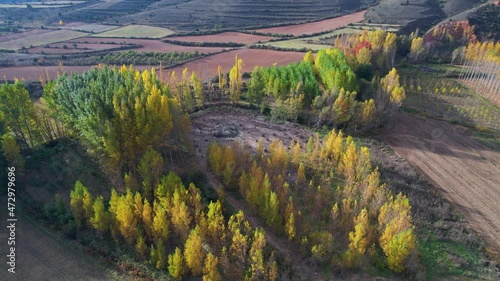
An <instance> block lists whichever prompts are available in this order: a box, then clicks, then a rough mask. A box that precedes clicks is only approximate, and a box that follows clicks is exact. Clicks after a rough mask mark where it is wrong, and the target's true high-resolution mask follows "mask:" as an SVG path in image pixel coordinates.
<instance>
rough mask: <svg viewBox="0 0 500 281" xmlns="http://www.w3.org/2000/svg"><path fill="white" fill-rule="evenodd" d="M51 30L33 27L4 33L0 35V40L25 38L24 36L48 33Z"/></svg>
mask: <svg viewBox="0 0 500 281" xmlns="http://www.w3.org/2000/svg"><path fill="white" fill-rule="evenodd" d="M51 31H53V30H50V29H33V30H30V31H26V32H20V33H14V34H9V35H5V36H0V42H6V41H10V40H16V39H20V38H26V37H30V36H33V35H38V34H43V33H48V32H51Z"/></svg>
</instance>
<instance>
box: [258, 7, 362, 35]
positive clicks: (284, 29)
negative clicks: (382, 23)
mask: <svg viewBox="0 0 500 281" xmlns="http://www.w3.org/2000/svg"><path fill="white" fill-rule="evenodd" d="M365 13H366V10H363V11H360V12H357V13H353V14H349V15H345V16H340V17H336V18H332V19H327V20H322V21H317V22H311V23H304V24H297V25H287V26H280V27H271V28H263V29H257V30H256V31H258V32H261V33H271V34H291V35H294V36H299V35H304V34H313V33H318V32H325V31H329V30H334V29H337V28H340V27H343V26H346V25H348V24H350V23H355V22H360V21H362V20H364V19H365Z"/></svg>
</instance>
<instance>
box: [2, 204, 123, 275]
mask: <svg viewBox="0 0 500 281" xmlns="http://www.w3.org/2000/svg"><path fill="white" fill-rule="evenodd" d="M2 201H3V202H6V201H7V199H6V198H5V197H2ZM2 213H5V212H2ZM5 214H6V213H5ZM2 220H3V221H5V218H3V216H2ZM4 233H5V230H2V233H1V234H0V238H2V239H1V240H2V241H5V239H4V238H6V234H4ZM5 243H7V242H6V241H5ZM16 246H17V247H16V273H15V274H11V273H7V272H2V278H1V279H2V280H12V281H24V280H39V281H59V280H65V281H69V280H113V279H112V278H111V276H109V275H108V273H107V272H106V271H105V269H103V268H101V267H100V266H99V264H98V263H97V262H96V261H94V260H91V258H89V257H88V256H86V255H84V254H83V253H80V252H76V251H74V250H71V249H69V248H66V247H65V246H63V245H61V244H60V243H59V242H58V241H57V240H55V239H54V238H53V237H52V236H50V235H49V234H47V233H46V232H44V231H43V230H41V229H40V228H38V227H37V226H36V225H34V224H33V223H32V222H30V221H29V220H28V219H27V218H25V217H24V216H19V215H18V220H17V223H16ZM5 249H6V247H2V250H1V253H2V257H5V256H6V255H7V254H6V253H5V255H4V252H5ZM2 269H5V270H6V266H5V265H4V266H2Z"/></svg>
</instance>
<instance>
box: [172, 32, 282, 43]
mask: <svg viewBox="0 0 500 281" xmlns="http://www.w3.org/2000/svg"><path fill="white" fill-rule="evenodd" d="M167 39H168V40H174V41H182V42H209V43H229V42H232V43H241V44H249V43H257V42H259V41H260V42H266V41H269V40H271V39H273V37H270V36H261V35H254V34H247V33H241V32H222V33H217V34H210V35H200V36H177V37H168V38H167Z"/></svg>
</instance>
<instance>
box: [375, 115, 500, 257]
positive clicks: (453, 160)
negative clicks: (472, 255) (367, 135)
mask: <svg viewBox="0 0 500 281" xmlns="http://www.w3.org/2000/svg"><path fill="white" fill-rule="evenodd" d="M383 137H384V139H385V140H386V142H387V143H389V144H390V145H391V146H392V147H393V149H394V150H395V151H396V152H397V153H398V154H400V155H401V156H402V157H404V158H406V159H407V160H408V161H409V162H410V163H411V164H412V165H413V166H415V167H416V168H418V169H420V170H421V171H422V172H423V173H425V175H426V176H427V178H428V179H429V180H430V181H431V182H432V183H434V184H435V185H436V186H437V187H439V188H440V190H441V191H442V192H443V194H444V196H445V197H446V198H447V199H448V200H450V201H451V202H454V203H455V204H456V206H457V207H458V209H459V210H460V211H461V212H462V213H463V214H464V216H465V217H466V218H467V220H468V221H469V222H470V223H471V225H472V226H473V228H475V229H476V230H477V231H478V233H479V234H480V235H481V236H483V237H484V238H485V239H486V241H487V242H489V244H490V245H491V246H492V247H493V248H495V249H497V250H500V216H499V214H500V204H498V202H500V153H499V152H498V151H492V150H491V149H489V148H487V147H485V146H483V145H481V144H480V143H478V142H476V141H475V140H472V139H471V138H470V137H468V136H466V135H465V134H464V133H463V131H462V129H461V128H460V127H458V126H455V125H451V124H449V123H447V122H444V121H438V120H433V119H422V118H416V117H413V116H412V115H410V114H408V113H400V114H399V115H398V117H397V123H396V125H395V127H394V128H392V129H388V130H386V132H385V133H384V134H383Z"/></svg>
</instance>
